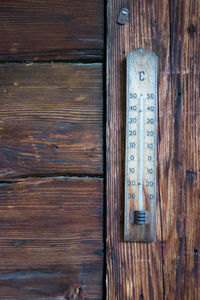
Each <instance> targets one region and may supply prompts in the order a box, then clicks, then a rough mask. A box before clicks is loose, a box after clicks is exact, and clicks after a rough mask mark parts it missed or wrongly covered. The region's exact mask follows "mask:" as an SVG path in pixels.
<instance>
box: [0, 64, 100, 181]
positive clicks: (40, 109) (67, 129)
mask: <svg viewBox="0 0 200 300" xmlns="http://www.w3.org/2000/svg"><path fill="white" fill-rule="evenodd" d="M102 72H103V71H102V65H101V64H64V63H57V64H5V65H3V64H2V65H0V101H1V106H0V177H1V178H8V177H10V178H11V177H17V176H27V175H33V174H47V173H56V174H62V173H66V174H69V173H70V174H102V172H103V83H102V81H103V74H102Z"/></svg>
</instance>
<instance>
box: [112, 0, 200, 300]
mask: <svg viewBox="0 0 200 300" xmlns="http://www.w3.org/2000/svg"><path fill="white" fill-rule="evenodd" d="M126 5H127V7H129V9H130V18H129V22H128V23H127V24H126V25H124V26H119V25H118V24H117V23H116V19H117V16H118V13H119V9H120V8H121V7H122V6H124V3H123V2H122V1H119V0H116V1H108V16H107V18H108V20H110V21H108V40H107V65H108V68H107V114H108V119H107V166H108V173H107V299H109V300H114V299H119V300H121V299H123V300H126V299H129V300H133V299H134V300H135V299H140V300H141V299H145V300H149V299H152V300H155V299H159V300H160V299H161V300H162V299H169V300H171V299H178V300H179V299H183V300H197V299H199V297H200V293H199V286H198V279H199V270H198V257H199V247H200V243H199V242H200V241H199V225H200V224H199V209H198V207H199V204H198V203H199V195H200V191H199V186H200V181H199V155H200V151H199V145H200V140H199V124H200V119H199V112H200V110H199V108H200V107H199V66H200V65H199V51H200V49H199V30H200V28H199V27H200V24H199V19H198V18H199V13H200V12H199V1H195V0H194V1H193V0H192V1H170V2H168V1H163V2H162V4H161V2H160V1H157V0H153V1H147V0H144V1H134V2H132V1H129V2H128V3H127V4H126ZM113 45H114V46H113ZM140 47H142V48H144V49H147V50H152V51H153V52H155V53H156V54H157V55H158V61H159V73H158V88H159V97H158V105H159V114H158V162H157V166H158V167H157V170H158V176H157V181H158V188H157V190H158V193H157V242H156V243H153V244H144V243H124V242H123V235H122V233H121V231H122V229H123V218H122V216H123V204H122V203H123V201H124V190H123V184H124V183H123V176H124V136H125V132H124V126H125V114H124V110H125V107H124V103H125V63H124V61H125V57H126V56H127V54H128V53H129V52H131V51H133V50H135V49H137V48H140Z"/></svg>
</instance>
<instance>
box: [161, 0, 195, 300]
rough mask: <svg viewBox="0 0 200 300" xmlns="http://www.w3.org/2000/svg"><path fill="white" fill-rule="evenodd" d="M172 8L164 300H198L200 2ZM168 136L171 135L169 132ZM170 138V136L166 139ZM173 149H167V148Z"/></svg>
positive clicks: (164, 171) (164, 143)
mask: <svg viewBox="0 0 200 300" xmlns="http://www.w3.org/2000/svg"><path fill="white" fill-rule="evenodd" d="M170 3H171V53H170V61H171V82H172V97H171V100H170V102H171V104H170V106H171V109H170V110H169V108H168V109H167V112H166V113H165V114H166V117H167V116H168V121H167V124H168V126H167V127H166V128H165V132H163V139H162V149H161V152H162V153H163V152H164V151H165V149H166V148H167V147H169V149H170V152H169V157H168V159H166V160H165V167H164V166H163V167H164V168H162V182H163V187H162V193H161V205H162V212H163V214H162V224H163V240H164V244H163V246H164V282H165V295H166V299H183V300H197V299H199V298H200V290H199V282H198V281H199V279H200V273H199V262H198V257H199V254H200V234H199V228H200V222H199V220H200V219H199V199H200V198H199V196H200V176H199V175H200V173H199V172H200V166H199V158H200V135H199V133H200V131H199V129H200V119H199V117H200V114H199V113H200V104H199V97H200V94H199V71H200V58H199V53H200V43H199V41H200V22H199V21H200V19H199V16H200V2H199V1H195V0H192V1H170ZM167 132H168V133H167ZM166 133H167V135H168V136H169V137H170V138H168V139H166V138H165V137H166ZM167 144H169V146H167Z"/></svg>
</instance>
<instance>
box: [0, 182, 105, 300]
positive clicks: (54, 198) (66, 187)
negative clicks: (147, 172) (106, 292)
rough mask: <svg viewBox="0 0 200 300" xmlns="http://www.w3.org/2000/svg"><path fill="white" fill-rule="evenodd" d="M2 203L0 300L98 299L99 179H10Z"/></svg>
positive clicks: (100, 256)
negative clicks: (11, 180)
mask: <svg viewBox="0 0 200 300" xmlns="http://www.w3.org/2000/svg"><path fill="white" fill-rule="evenodd" d="M0 199H1V201H0V203H1V206H0V216H1V217H0V220H1V226H0V260H1V265H0V298H1V299H20V300H22V299H74V298H75V299H101V298H102V285H103V284H102V279H103V180H102V179H95V178H92V179H87V178H66V177H56V178H41V179H36V178H34V179H33V178H32V179H20V180H15V181H13V182H9V181H8V182H6V183H2V184H1V189H0Z"/></svg>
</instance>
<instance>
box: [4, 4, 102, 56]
mask: <svg viewBox="0 0 200 300" xmlns="http://www.w3.org/2000/svg"><path fill="white" fill-rule="evenodd" d="M0 36H1V43H0V60H4V61H8V60H17V59H20V60H26V59H34V60H38V59H48V60H49V59H84V60H87V59H98V60H99V59H103V51H104V50H103V49H104V1H103V0H93V1H89V0H74V1H66V0H59V1H56V0H39V1H38V0H37V1H35V0H21V1H16V0H2V1H1V2H0Z"/></svg>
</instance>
